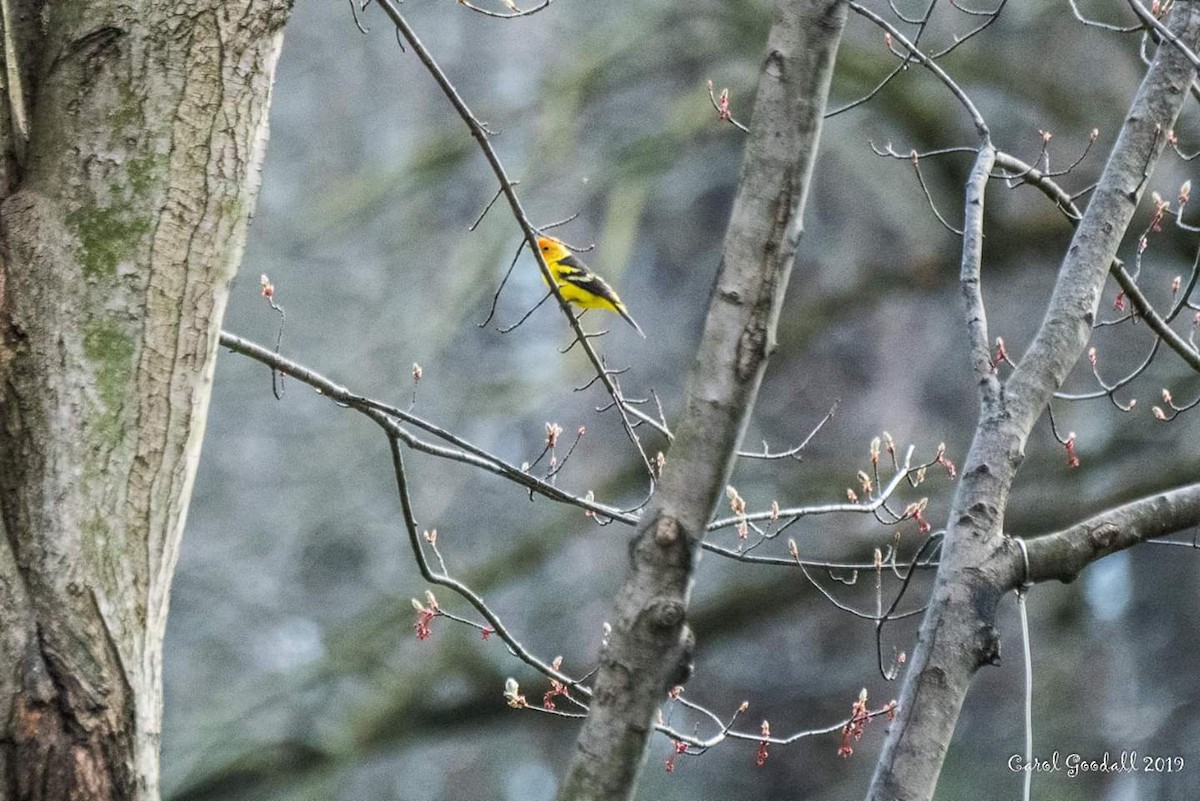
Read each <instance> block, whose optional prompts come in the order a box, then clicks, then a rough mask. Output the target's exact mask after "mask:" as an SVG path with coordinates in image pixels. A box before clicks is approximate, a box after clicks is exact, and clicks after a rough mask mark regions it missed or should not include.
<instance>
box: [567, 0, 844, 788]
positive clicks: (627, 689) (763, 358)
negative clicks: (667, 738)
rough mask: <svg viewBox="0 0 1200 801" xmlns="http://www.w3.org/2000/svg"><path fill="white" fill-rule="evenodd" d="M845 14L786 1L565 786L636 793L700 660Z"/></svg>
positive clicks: (839, 3)
mask: <svg viewBox="0 0 1200 801" xmlns="http://www.w3.org/2000/svg"><path fill="white" fill-rule="evenodd" d="M845 22H846V4H845V2H844V1H843V0H777V2H776V4H775V14H774V22H773V24H772V26H771V31H770V33H769V34H768V37H767V53H766V56H765V58H764V60H763V65H762V72H761V75H760V78H759V84H758V92H757V96H756V97H755V102H754V112H753V116H752V118H751V124H750V133H749V136H748V140H747V143H746V155H745V158H744V161H743V164H742V176H741V181H740V184H739V188H738V194H737V198H736V199H735V201H734V205H733V211H732V212H731V215H730V222H729V228H728V230H727V231H726V234H725V245H724V251H723V253H722V259H721V267H720V270H719V272H718V274H717V281H716V285H715V286H714V287H713V292H712V296H711V298H710V299H709V308H708V315H707V317H706V319H705V325H704V332H703V334H702V336H701V340H700V346H699V349H698V351H697V355H696V362H695V366H694V367H693V369H692V371H691V375H690V376H689V378H688V384H687V393H686V395H685V398H686V407H685V409H684V412H683V415H682V416H681V418H680V419H679V421H678V422H677V423H676V425H675V432H676V440H675V444H674V445H673V446H672V447H671V452H670V455H669V458H668V460H667V466H666V469H665V471H664V474H663V479H662V485H661V488H660V490H659V492H658V494H657V495H656V496H655V498H654V500H653V501H652V503H651V504H650V506H649V507H648V508H647V510H646V512H645V513H644V518H643V519H644V520H646V521H647V522H646V523H645V524H644V525H642V526H641V528H640V529H639V531H638V533H637V535H636V537H635V538H634V541H633V543H632V545H631V549H630V572H629V575H628V576H627V578H626V579H625V583H624V585H623V586H622V588H621V590H620V592H619V593H618V595H617V608H616V612H615V615H614V618H613V631H612V634H611V636H610V637H609V642H608V645H607V646H606V647H605V649H604V651H603V653H602V654H601V655H600V668H599V673H598V674H597V677H596V684H595V691H594V693H593V697H592V702H591V706H590V711H589V713H588V718H587V721H586V722H585V724H584V727H583V730H582V731H581V732H580V734H579V739H578V741H577V743H576V751H575V755H574V758H573V759H572V761H571V766H570V768H569V771H568V774H567V778H566V780H565V782H564V783H563V788H562V791H561V792H560V794H559V798H561V799H564V801H582V800H583V799H589V800H591V799H596V800H599V799H605V800H606V801H618V800H619V799H628V798H631V797H632V796H633V792H634V790H635V788H636V785H637V778H638V774H639V772H640V770H641V767H642V764H643V762H644V761H645V751H646V740H647V737H648V735H649V733H650V732H651V731H652V723H653V718H654V712H655V710H656V709H657V708H658V707H659V705H660V704H662V703H663V702H664V701H665V700H666V694H667V691H668V689H669V688H670V687H671V685H673V684H680V683H682V682H683V681H684V680H685V679H686V676H687V672H688V667H689V665H688V664H687V663H689V662H690V649H691V643H690V637H691V635H690V632H689V631H688V630H687V627H686V626H685V624H684V617H685V613H686V609H687V604H688V598H689V595H690V592H691V583H692V576H693V573H694V568H695V563H696V560H697V559H698V558H699V544H700V541H701V539H702V538H703V536H704V526H705V524H706V523H707V521H708V518H709V516H710V515H711V514H712V512H713V509H714V507H715V505H716V502H717V499H718V498H719V497H720V496H721V494H722V492H723V491H724V489H725V485H726V482H727V481H728V478H729V473H730V470H731V469H732V467H733V462H734V458H735V454H736V449H737V447H738V444H739V443H740V440H741V438H742V434H743V433H744V431H745V428H746V424H747V422H748V421H749V419H750V413H751V412H752V411H753V409H754V402H755V399H756V397H757V395H758V388H759V385H760V384H761V383H762V377H763V373H764V372H765V371H766V366H767V357H768V356H769V355H770V353H771V351H772V350H774V347H775V327H776V322H777V321H778V318H779V309H780V305H781V304H782V302H783V296H784V292H785V291H786V289H787V283H788V276H789V274H790V273H791V268H792V262H793V261H794V260H795V255H796V246H797V244H798V243H799V240H800V235H801V233H802V232H803V227H802V225H801V218H802V215H803V211H804V202H805V199H806V197H807V195H808V188H809V185H810V183H811V180H812V172H813V163H814V161H815V158H816V153H817V143H818V140H819V138H820V133H821V121H822V119H823V117H824V114H825V105H826V100H827V98H828V96H829V84H830V80H831V78H832V75H833V62H834V57H835V56H836V54H837V48H838V44H839V42H840V40H841V34H842V29H843V28H844V26H845Z"/></svg>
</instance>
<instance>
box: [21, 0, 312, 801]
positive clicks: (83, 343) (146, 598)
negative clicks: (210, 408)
mask: <svg viewBox="0 0 1200 801" xmlns="http://www.w3.org/2000/svg"><path fill="white" fill-rule="evenodd" d="M2 5H3V11H4V14H3V23H4V27H5V30H4V38H3V44H4V52H3V55H4V58H5V71H4V76H5V82H4V96H3V98H2V99H0V101H2V102H0V105H2V107H3V108H2V110H0V146H2V147H3V159H2V161H0V197H2V198H3V202H2V205H0V258H2V260H3V262H2V265H0V527H2V528H3V530H4V534H5V536H4V537H3V538H2V539H0V798H13V799H26V798H36V799H43V800H44V801H51V800H52V799H75V800H76V801H80V800H82V801H87V800H90V799H117V798H121V799H126V798H136V799H155V798H157V797H158V746H159V731H160V720H161V704H162V678H161V664H162V659H161V654H162V638H163V632H164V629H165V625H166V615H167V605H168V598H169V591H170V584H171V575H172V572H173V570H174V566H175V560H176V556H177V554H178V547H179V541H180V535H181V532H182V528H183V523H184V518H185V516H186V512H187V506H188V499H189V496H190V493H191V487H192V480H193V477H194V475H195V469H196V462H197V459H198V456H199V450H200V441H201V438H202V435H203V431H204V417H205V412H206V409H207V404H208V397H209V389H210V385H211V378H212V366H213V360H214V356H215V351H216V343H217V333H218V330H219V328H220V321H221V317H222V315H223V312H224V308H225V301H226V297H227V293H228V284H229V280H230V279H231V278H232V277H233V274H234V272H235V270H236V268H237V264H238V261H239V259H240V256H241V251H242V245H243V243H244V240H245V231H246V225H247V221H248V218H249V214H250V211H251V209H252V208H253V205H254V200H255V195H256V192H257V187H258V175H259V168H260V165H261V162H262V156H263V152H264V148H265V144H266V132H267V124H266V122H267V107H268V103H269V100H270V93H271V81H272V78H273V75H274V68H275V61H276V57H277V55H278V52H279V47H280V44H281V35H282V28H283V24H284V22H285V20H286V18H287V15H288V12H289V10H290V2H289V0H237V2H217V0H210V1H209V2H205V1H204V0H201V2H191V3H186V4H184V3H175V2H152V1H151V0H140V1H139V0H133V1H132V2H128V3H121V4H110V3H108V2H102V1H101V0H90V1H89V2H67V1H66V0H61V1H60V0H3V3H2Z"/></svg>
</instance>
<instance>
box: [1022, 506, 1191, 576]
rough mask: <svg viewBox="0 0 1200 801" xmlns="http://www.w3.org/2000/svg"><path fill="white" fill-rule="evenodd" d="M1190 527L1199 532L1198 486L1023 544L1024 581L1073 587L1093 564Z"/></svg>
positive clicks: (1099, 516) (1110, 513) (1119, 508)
mask: <svg viewBox="0 0 1200 801" xmlns="http://www.w3.org/2000/svg"><path fill="white" fill-rule="evenodd" d="M1195 526H1200V484H1189V485H1188V486H1186V487H1179V488H1178V489H1173V490H1171V491H1169V492H1163V493H1159V494H1158V495H1151V496H1150V497H1148V498H1139V499H1138V500H1136V501H1132V502H1131V503H1127V504H1125V505H1123V506H1118V507H1117V508H1115V509H1109V510H1107V511H1105V512H1102V513H1100V514H1098V515H1096V516H1095V517H1093V518H1090V519H1088V520H1085V521H1083V522H1082V523H1076V524H1075V525H1073V526H1071V527H1070V528H1067V529H1063V530H1062V531H1057V532H1055V533H1053V534H1047V535H1045V536H1043V537H1034V538H1033V539H1029V540H1026V543H1027V545H1026V548H1027V550H1028V552H1029V576H1028V580H1029V581H1030V582H1032V583H1036V582H1039V581H1051V580H1057V581H1062V582H1070V581H1074V580H1075V579H1076V578H1077V577H1078V576H1079V574H1080V573H1081V572H1082V571H1083V569H1084V568H1085V567H1087V566H1088V565H1090V564H1091V563H1092V562H1094V561H1096V560H1097V559H1101V558H1103V557H1105V556H1108V555H1109V554H1114V553H1116V552H1117V551H1123V550H1125V549H1126V548H1132V547H1133V546H1134V545H1137V544H1138V543H1140V542H1145V541H1146V540H1151V539H1154V538H1155V537H1165V536H1167V535H1168V534H1174V533H1176V532H1178V531H1185V530H1187V529H1189V528H1193V527H1195ZM1024 572H1025V565H1024V560H1023V559H1022V563H1021V573H1022V574H1023V573H1024ZM1024 578H1025V577H1024V576H1022V579H1024Z"/></svg>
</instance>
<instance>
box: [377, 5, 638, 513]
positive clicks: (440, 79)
mask: <svg viewBox="0 0 1200 801" xmlns="http://www.w3.org/2000/svg"><path fill="white" fill-rule="evenodd" d="M377 2H378V4H379V7H380V8H382V9H383V11H384V13H385V14H387V16H388V18H389V19H391V21H392V23H393V24H394V25H395V26H396V31H397V33H398V34H399V35H400V36H403V38H404V39H405V40H406V41H407V42H408V43H409V45H410V46H411V47H412V49H413V52H414V53H415V54H416V56H417V58H418V59H420V61H421V63H422V64H424V65H425V68H426V69H427V70H428V71H429V74H430V75H431V76H433V79H434V81H435V82H436V83H437V85H438V87H439V88H441V90H442V93H443V94H444V95H445V96H446V98H447V99H448V100H449V101H450V104H451V105H452V106H453V107H454V110H455V111H457V112H458V115H459V116H460V117H461V118H462V120H463V122H465V123H466V125H467V128H468V130H470V132H471V136H473V137H474V138H475V141H476V142H477V143H478V144H479V148H480V150H481V151H482V152H483V155H484V158H486V159H487V162H488V164H489V165H490V166H491V168H492V171H493V172H494V173H495V175H496V178H497V179H498V180H499V182H500V188H501V190H502V191H503V192H504V197H505V198H506V199H507V200H508V204H509V208H510V209H511V210H512V214H513V217H514V219H516V221H517V225H518V226H520V228H521V231H522V233H523V234H524V235H525V241H526V242H527V243H528V245H529V249H530V251H531V252H532V253H533V255H534V259H535V260H536V261H537V264H538V268H539V269H540V270H541V272H542V277H543V278H544V279H545V281H546V284H547V285H548V286H549V287H550V291H551V292H552V293H553V294H554V297H555V299H556V300H557V301H558V303H559V307H560V308H561V309H562V312H563V315H564V316H565V317H566V318H567V321H568V323H569V324H570V326H571V328H572V329H573V330H574V331H575V335H576V336H577V337H578V338H579V339H580V340H581V347H582V348H583V350H584V352H585V353H586V354H587V357H588V360H589V361H591V363H592V367H593V368H595V370H596V372H597V375H598V376H599V378H600V382H601V383H602V384H603V385H604V388H605V389H606V390H607V391H608V394H609V396H610V397H611V398H612V399H613V401H615V402H616V404H617V411H618V412H619V414H620V418H621V425H622V427H623V428H624V429H625V435H626V436H627V437H628V438H629V441H630V442H632V443H633V445H634V447H635V448H636V449H637V452H638V455H639V456H640V457H641V459H642V464H643V466H644V467H645V468H646V473H647V476H648V477H649V481H650V489H651V491H653V489H654V485H655V483H656V480H655V477H654V475H655V474H654V467H653V466H652V465H651V463H650V457H649V456H648V455H647V454H646V449H645V448H644V447H643V446H642V441H641V438H640V437H639V436H638V434H637V431H636V430H634V427H633V424H632V422H631V421H630V415H629V412H628V410H627V407H626V404H625V402H624V399H623V398H622V397H621V393H620V391H619V390H618V389H617V387H616V386H615V385H614V384H613V382H612V380H611V379H610V378H609V376H608V375H606V374H605V372H604V367H603V365H602V364H601V362H600V357H599V355H598V354H597V353H596V351H595V349H594V348H592V346H591V344H590V343H589V342H587V341H586V337H585V336H584V332H583V329H581V328H580V327H579V321H578V320H577V319H576V317H575V315H574V314H573V313H572V312H571V308H570V305H569V304H568V303H567V301H566V299H565V298H564V297H563V296H562V292H561V291H560V290H559V287H558V283H557V281H555V279H554V275H553V273H551V272H550V268H549V266H547V264H546V260H545V259H544V258H543V257H542V253H541V250H540V249H539V248H538V246H537V229H535V228H534V226H533V224H532V223H530V221H529V217H528V215H526V213H525V209H524V207H523V206H522V205H521V201H520V199H519V198H518V197H517V194H516V191H515V190H514V189H513V182H512V181H511V180H510V179H509V177H508V173H507V171H506V170H505V168H504V165H503V164H502V163H501V161H500V157H499V155H498V154H497V153H496V150H495V148H493V147H492V143H491V140H490V139H489V136H488V130H487V128H486V126H484V125H483V124H482V123H481V122H480V121H479V119H478V118H477V117H476V116H475V114H474V113H473V112H472V111H471V109H470V107H468V106H467V104H466V102H465V101H464V100H463V99H462V96H461V95H460V94H459V93H458V89H457V88H455V86H454V84H453V83H452V82H451V81H450V79H449V77H447V75H446V73H445V72H444V71H443V70H442V68H441V66H440V65H439V64H438V63H437V61H436V60H435V59H434V58H433V55H432V54H431V53H430V52H429V50H428V49H427V48H426V47H425V45H424V44H423V43H422V42H421V40H420V38H418V36H417V34H416V32H415V31H414V30H413V29H412V27H411V26H410V25H409V24H408V21H407V20H406V19H405V18H404V16H403V15H402V14H401V13H400V10H399V9H398V8H397V7H396V4H395V3H394V2H393V0H377ZM530 13H532V12H530Z"/></svg>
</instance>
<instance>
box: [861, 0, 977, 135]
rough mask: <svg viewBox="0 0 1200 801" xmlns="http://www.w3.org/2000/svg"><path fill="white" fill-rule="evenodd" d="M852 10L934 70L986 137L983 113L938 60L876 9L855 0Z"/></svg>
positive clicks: (927, 67)
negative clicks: (926, 52)
mask: <svg viewBox="0 0 1200 801" xmlns="http://www.w3.org/2000/svg"><path fill="white" fill-rule="evenodd" d="M850 10H851V11H853V12H854V13H856V14H858V15H859V16H862V17H866V18H867V19H869V20H870V21H871V22H873V23H875V24H876V25H878V26H879V27H881V28H883V29H884V30H885V31H887V32H888V33H890V34H891V35H892V38H893V39H894V40H895V41H897V42H899V43H900V44H901V45H902V46H903V47H904V48H905V49H906V50H907V51H908V52H909V53H911V54H912V55H913V56H914V57H915V58H916V59H917V61H919V62H921V64H922V66H924V67H925V68H926V69H928V70H929V71H930V72H932V73H933V74H934V75H935V76H936V77H937V79H938V80H939V81H941V82H942V83H943V84H944V85H945V86H946V88H948V89H949V90H950V92H951V94H953V95H954V96H955V97H956V98H958V102H959V103H961V104H962V107H963V108H964V109H966V110H967V114H968V115H970V117H971V121H972V122H973V123H974V124H975V130H976V131H978V133H979V135H980V136H984V137H986V136H987V135H988V125H987V122H986V121H984V119H983V115H982V114H980V113H979V109H977V108H975V104H974V103H973V102H972V101H971V98H970V97H968V96H967V93H966V92H964V91H963V89H962V87H961V86H959V85H958V83H956V82H955V80H954V79H953V78H951V77H950V76H949V75H947V74H946V71H945V70H944V69H942V68H941V66H940V65H938V63H937V62H935V61H934V60H933V59H931V58H930V57H929V56H927V55H925V54H924V53H923V52H921V50H920V49H918V48H917V46H916V45H915V44H914V43H912V42H910V41H909V40H908V39H907V38H906V37H905V36H904V34H902V33H900V31H898V30H897V29H896V27H895V26H894V25H892V24H891V23H890V22H888V21H887V20H885V19H884V18H883V17H881V16H879V15H878V14H876V13H875V12H874V11H871V10H870V9H868V8H864V7H863V6H861V5H859V4H858V3H856V2H853V0H851V2H850Z"/></svg>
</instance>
